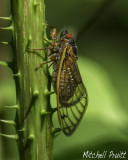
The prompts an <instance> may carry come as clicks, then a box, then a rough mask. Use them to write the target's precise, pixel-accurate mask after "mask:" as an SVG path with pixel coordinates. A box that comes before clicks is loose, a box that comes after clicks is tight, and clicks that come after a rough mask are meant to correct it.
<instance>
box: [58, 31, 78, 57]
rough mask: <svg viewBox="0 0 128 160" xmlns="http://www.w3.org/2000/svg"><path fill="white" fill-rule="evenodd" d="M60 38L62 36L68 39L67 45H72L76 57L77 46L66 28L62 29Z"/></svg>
mask: <svg viewBox="0 0 128 160" xmlns="http://www.w3.org/2000/svg"><path fill="white" fill-rule="evenodd" d="M60 38H64V39H67V40H68V43H69V45H70V46H71V47H72V50H73V53H74V55H75V56H76V57H77V46H76V42H75V39H74V38H73V37H72V34H71V33H69V32H68V31H67V30H63V31H62V32H61V34H60Z"/></svg>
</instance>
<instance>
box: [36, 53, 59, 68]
mask: <svg viewBox="0 0 128 160" xmlns="http://www.w3.org/2000/svg"><path fill="white" fill-rule="evenodd" d="M50 59H51V60H50V61H47V62H44V63H41V64H40V65H39V66H38V67H36V68H35V70H37V69H39V68H40V67H42V66H43V65H44V64H47V63H50V62H53V63H54V62H55V61H56V60H57V56H52V57H50ZM53 63H52V64H51V65H50V67H51V66H52V65H53Z"/></svg>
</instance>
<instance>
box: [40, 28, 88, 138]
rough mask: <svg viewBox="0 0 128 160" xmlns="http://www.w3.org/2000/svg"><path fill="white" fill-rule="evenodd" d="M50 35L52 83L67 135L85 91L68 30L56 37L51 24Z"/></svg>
mask: <svg viewBox="0 0 128 160" xmlns="http://www.w3.org/2000/svg"><path fill="white" fill-rule="evenodd" d="M51 39H52V41H53V42H52V43H51V42H48V43H50V46H49V47H48V49H50V54H49V55H50V56H51V57H50V59H51V61H53V63H52V64H53V69H54V71H53V73H52V84H53V88H54V90H55V92H56V94H57V113H58V120H59V125H60V128H61V130H62V131H63V133H64V134H65V135H66V136H69V135H71V134H72V133H73V132H74V131H75V130H76V128H77V126H78V125H79V123H80V121H81V119H82V117H83V115H84V112H85V110H86V108H87V91H86V88H85V86H84V84H83V81H82V78H81V75H80V71H79V68H78V65H77V59H78V58H77V45H76V42H75V40H74V38H73V37H72V34H71V33H68V31H67V30H64V31H62V32H61V34H60V36H59V37H58V38H57V37H56V29H55V28H54V29H53V30H52V32H51ZM51 61H49V62H51ZM46 63H47V62H46ZM43 64H44V63H43Z"/></svg>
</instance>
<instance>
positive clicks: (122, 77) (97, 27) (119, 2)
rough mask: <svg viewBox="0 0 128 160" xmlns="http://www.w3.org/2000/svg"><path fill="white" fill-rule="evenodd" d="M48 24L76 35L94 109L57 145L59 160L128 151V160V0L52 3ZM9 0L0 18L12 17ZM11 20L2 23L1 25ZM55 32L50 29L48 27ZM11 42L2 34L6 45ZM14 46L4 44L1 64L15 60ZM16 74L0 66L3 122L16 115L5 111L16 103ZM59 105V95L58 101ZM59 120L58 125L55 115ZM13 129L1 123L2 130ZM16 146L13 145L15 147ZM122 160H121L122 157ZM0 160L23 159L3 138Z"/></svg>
mask: <svg viewBox="0 0 128 160" xmlns="http://www.w3.org/2000/svg"><path fill="white" fill-rule="evenodd" d="M45 4H46V20H47V23H48V24H49V25H51V26H54V27H56V28H57V30H58V33H60V31H61V30H62V29H68V30H69V32H71V33H72V34H73V35H74V37H75V39H76V43H77V46H78V65H79V69H80V72H81V75H82V78H83V82H84V84H85V86H86V88H87V91H88V97H89V102H88V108H87V111H86V113H85V116H84V118H83V120H82V122H81V124H80V126H79V127H78V129H77V131H76V132H75V133H74V135H72V136H71V137H65V136H64V135H63V134H62V133H61V134H60V135H59V136H57V137H56V139H55V141H54V159H55V160H65V159H66V160H81V159H82V157H83V153H84V152H86V151H90V152H91V151H92V152H95V153H97V151H99V152H100V153H103V151H107V156H106V159H109V157H108V155H109V152H110V151H113V152H114V153H120V151H124V152H125V151H126V152H127V154H126V156H125V157H126V159H128V18H127V17H128V9H127V6H128V1H127V0H70V1H69V0H63V1H62V0H54V1H51V0H46V1H45ZM9 14H10V4H9V1H8V0H0V16H9ZM8 25H9V22H6V21H4V20H0V26H8ZM48 32H49V29H48ZM10 39H11V34H10V33H9V32H3V31H1V30H0V41H6V40H8V41H9V40H10ZM11 59H12V53H11V49H10V47H9V46H5V45H1V44H0V60H1V61H11ZM11 75H12V73H11V70H10V69H8V68H6V67H2V66H0V119H2V118H7V119H11V118H13V117H14V115H15V112H14V113H12V112H11V113H10V112H9V111H8V113H7V112H5V110H4V109H3V108H2V106H3V105H4V104H5V103H6V105H9V104H15V85H14V81H13V78H12V76H11ZM51 102H52V106H53V107H55V105H56V103H55V97H54V96H53V97H52V101H51ZM53 121H55V122H56V121H57V117H56V115H54V118H53ZM1 131H2V132H4V133H10V134H11V133H13V131H14V130H13V127H9V126H8V125H7V126H5V125H4V126H3V125H2V124H1V123H0V132H1ZM12 146H13V147H12ZM118 159H119V158H118ZM0 160H18V154H17V148H16V144H15V142H14V141H13V140H7V139H6V138H1V137H0Z"/></svg>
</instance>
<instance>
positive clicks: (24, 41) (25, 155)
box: [12, 0, 53, 160]
mask: <svg viewBox="0 0 128 160" xmlns="http://www.w3.org/2000/svg"><path fill="white" fill-rule="evenodd" d="M12 19H13V52H14V58H13V72H14V74H17V76H16V77H15V82H16V92H17V105H18V106H19V108H18V109H17V112H16V118H15V120H16V129H17V133H18V135H19V139H18V141H17V143H18V147H19V155H20V159H21V160H31V159H32V160H52V146H53V135H52V133H51V128H52V120H51V116H52V115H51V114H47V113H49V112H50V111H51V106H50V97H49V95H47V96H46V95H45V92H46V91H47V90H50V80H49V79H50V78H49V72H48V67H47V65H44V66H43V67H42V68H40V69H38V70H37V71H35V68H36V67H37V66H39V64H40V63H42V61H44V60H46V59H47V55H46V52H44V51H36V52H30V51H27V48H28V47H29V48H44V45H43V37H44V36H45V35H46V26H45V4H44V1H43V0H12ZM43 33H44V34H43ZM43 35H44V36H43ZM45 38H46V37H45ZM42 111H43V112H42ZM41 113H43V114H41Z"/></svg>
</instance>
